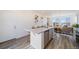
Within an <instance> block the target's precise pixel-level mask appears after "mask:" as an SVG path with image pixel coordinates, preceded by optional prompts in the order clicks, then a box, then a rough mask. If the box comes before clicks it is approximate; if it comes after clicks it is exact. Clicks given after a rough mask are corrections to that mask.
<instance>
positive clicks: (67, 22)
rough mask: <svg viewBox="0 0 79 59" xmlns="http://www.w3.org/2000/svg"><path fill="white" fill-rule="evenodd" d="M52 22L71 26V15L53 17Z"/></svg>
mask: <svg viewBox="0 0 79 59" xmlns="http://www.w3.org/2000/svg"><path fill="white" fill-rule="evenodd" d="M52 23H53V25H54V26H55V25H56V24H59V25H61V26H64V25H67V26H70V17H69V16H62V17H53V18H52Z"/></svg>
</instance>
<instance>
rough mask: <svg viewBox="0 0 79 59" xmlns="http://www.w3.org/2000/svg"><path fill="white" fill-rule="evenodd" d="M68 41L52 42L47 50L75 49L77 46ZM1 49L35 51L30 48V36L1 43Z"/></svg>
mask: <svg viewBox="0 0 79 59" xmlns="http://www.w3.org/2000/svg"><path fill="white" fill-rule="evenodd" d="M74 44H75V43H73V42H72V41H70V40H68V39H59V40H52V41H51V42H50V44H49V45H48V46H47V49H75V48H76V46H75V45H74ZM0 49H34V48H33V47H32V46H30V36H26V37H23V38H19V39H13V40H9V41H6V42H3V43H0Z"/></svg>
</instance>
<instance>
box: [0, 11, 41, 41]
mask: <svg viewBox="0 0 79 59" xmlns="http://www.w3.org/2000/svg"><path fill="white" fill-rule="evenodd" d="M35 14H38V13H35V12H33V11H16V10H15V11H0V42H3V41H6V40H9V39H13V38H18V37H22V36H25V35H28V34H29V33H28V32H26V31H25V30H24V29H27V28H31V27H32V26H33V24H34V15H35ZM38 15H40V14H38Z"/></svg>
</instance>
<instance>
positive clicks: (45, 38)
mask: <svg viewBox="0 0 79 59" xmlns="http://www.w3.org/2000/svg"><path fill="white" fill-rule="evenodd" d="M48 42H49V30H47V31H45V32H44V47H46V45H47V43H48Z"/></svg>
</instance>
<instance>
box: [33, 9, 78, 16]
mask: <svg viewBox="0 0 79 59" xmlns="http://www.w3.org/2000/svg"><path fill="white" fill-rule="evenodd" d="M34 11H35V12H38V13H42V14H48V15H51V14H58V13H61V14H62V13H76V14H79V10H34Z"/></svg>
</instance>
